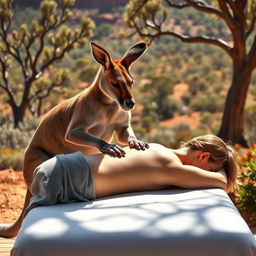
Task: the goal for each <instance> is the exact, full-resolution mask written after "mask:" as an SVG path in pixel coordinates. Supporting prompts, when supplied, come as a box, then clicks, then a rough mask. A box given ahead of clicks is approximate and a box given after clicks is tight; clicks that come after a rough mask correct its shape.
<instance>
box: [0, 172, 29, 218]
mask: <svg viewBox="0 0 256 256" xmlns="http://www.w3.org/2000/svg"><path fill="white" fill-rule="evenodd" d="M25 194H26V185H25V182H24V180H23V176H22V172H19V171H13V170H11V169H8V170H3V171H0V223H10V222H13V221H14V220H15V219H16V218H17V217H18V216H19V213H20V212H21V209H22V206H23V201H24V198H25Z"/></svg>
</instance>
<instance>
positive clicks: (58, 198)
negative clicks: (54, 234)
mask: <svg viewBox="0 0 256 256" xmlns="http://www.w3.org/2000/svg"><path fill="white" fill-rule="evenodd" d="M149 146H150V147H149V149H147V150H145V151H134V150H131V149H130V148H129V147H125V148H124V150H125V157H121V156H120V158H112V157H110V156H108V155H105V154H95V155H88V156H84V155H83V154H82V153H80V152H76V153H72V154H63V155H57V156H55V157H53V158H51V159H49V160H47V161H46V162H44V163H42V164H41V165H39V166H38V167H37V168H36V169H35V173H34V180H33V183H32V187H31V190H32V194H33V197H32V199H31V201H30V205H29V206H28V208H27V210H26V212H25V214H26V213H27V212H28V211H29V210H30V209H32V208H33V207H35V206H38V205H51V204H55V203H58V202H59V203H68V202H73V201H87V200H93V199H95V198H98V197H103V196H108V195H112V194H118V193H125V192H132V191H145V190H159V189H165V188H167V187H169V186H178V187H181V188H211V187H213V188H221V189H224V190H225V191H227V192H230V191H232V190H233V189H234V187H235V180H236V175H237V170H238V164H237V161H236V158H235V155H234V152H233V150H232V148H231V147H230V146H228V145H227V144H226V143H225V142H224V141H222V140H221V139H220V138H218V137H217V136H214V135H204V136H199V137H195V138H193V139H192V140H190V141H188V142H186V143H183V145H182V146H181V147H180V148H179V149H170V148H167V147H164V146H163V145H160V144H156V143H151V144H149Z"/></svg>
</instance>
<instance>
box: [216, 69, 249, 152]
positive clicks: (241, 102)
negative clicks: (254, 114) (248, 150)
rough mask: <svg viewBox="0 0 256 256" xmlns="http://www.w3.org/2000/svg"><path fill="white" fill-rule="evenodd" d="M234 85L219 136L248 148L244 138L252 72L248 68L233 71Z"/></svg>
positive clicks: (226, 105)
mask: <svg viewBox="0 0 256 256" xmlns="http://www.w3.org/2000/svg"><path fill="white" fill-rule="evenodd" d="M233 70H234V72H233V78H232V84H231V87H230V89H229V91H228V95H227V98H226V103H225V108H224V113H223V117H222V123H221V128H220V131H219V133H218V136H219V137H221V138H222V139H223V140H225V141H228V142H231V143H232V144H240V145H241V146H244V147H248V143H247V141H246V139H245V137H244V134H243V132H244V107H245V101H246V96H247V92H248V88H249V84H250V77H251V71H250V70H249V69H248V67H247V68H246V66H242V67H241V66H240V68H234V69H233Z"/></svg>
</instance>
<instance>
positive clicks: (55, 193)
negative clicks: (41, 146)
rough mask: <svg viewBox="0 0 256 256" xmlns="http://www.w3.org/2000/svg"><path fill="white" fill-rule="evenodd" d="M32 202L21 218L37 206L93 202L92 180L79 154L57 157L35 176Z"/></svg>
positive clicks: (41, 165) (49, 161)
mask: <svg viewBox="0 0 256 256" xmlns="http://www.w3.org/2000/svg"><path fill="white" fill-rule="evenodd" d="M31 191H32V194H33V196H32V198H31V199H30V203H29V205H28V207H27V208H26V210H25V213H24V216H26V214H27V213H28V211H30V210H31V209H32V208H34V207H37V206H39V205H52V204H56V203H69V202H74V201H88V200H93V199H94V198H95V190H94V184H93V177H92V173H91V170H90V166H89V165H88V163H87V161H86V157H85V156H84V155H83V154H82V153H81V152H76V153H72V154H62V155H56V156H55V157H53V158H51V159H49V160H47V161H45V162H43V163H42V164H40V165H39V166H38V167H37V168H36V169H35V172H34V178H33V182H32V185H31Z"/></svg>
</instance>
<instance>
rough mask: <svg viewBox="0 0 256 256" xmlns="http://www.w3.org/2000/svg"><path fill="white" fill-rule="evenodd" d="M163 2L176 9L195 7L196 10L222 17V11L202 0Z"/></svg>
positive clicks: (168, 0) (166, 0)
mask: <svg viewBox="0 0 256 256" xmlns="http://www.w3.org/2000/svg"><path fill="white" fill-rule="evenodd" d="M165 2H166V3H167V4H168V5H169V6H170V7H174V8H177V9H183V8H186V7H193V8H194V9H196V10H198V11H202V12H205V13H209V14H214V15H217V16H218V17H221V18H223V15H222V13H221V12H220V11H219V10H218V9H216V8H213V7H211V6H210V5H208V4H207V3H205V2H203V1H191V0H187V1H186V2H184V3H181V4H173V3H172V2H171V1H170V0H165Z"/></svg>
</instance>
